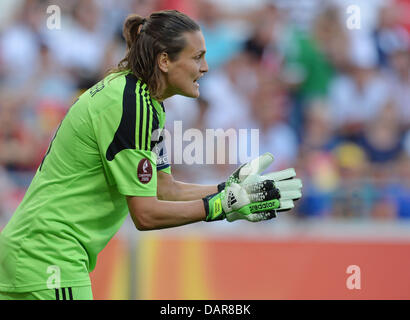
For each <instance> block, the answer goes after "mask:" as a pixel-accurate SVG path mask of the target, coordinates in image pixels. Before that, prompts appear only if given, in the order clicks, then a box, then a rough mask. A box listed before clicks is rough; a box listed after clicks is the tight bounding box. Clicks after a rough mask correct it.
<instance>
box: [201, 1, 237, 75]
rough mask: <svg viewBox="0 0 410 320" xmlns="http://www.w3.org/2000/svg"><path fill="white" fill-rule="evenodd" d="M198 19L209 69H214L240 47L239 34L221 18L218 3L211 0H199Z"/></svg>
mask: <svg viewBox="0 0 410 320" xmlns="http://www.w3.org/2000/svg"><path fill="white" fill-rule="evenodd" d="M198 21H199V25H200V26H201V30H202V32H203V34H204V38H205V39H206V46H207V53H206V56H207V61H208V65H209V70H210V72H212V70H216V69H218V68H219V67H221V66H222V65H223V64H224V63H226V62H227V61H228V60H229V59H231V58H232V57H233V56H234V55H235V54H236V53H238V52H239V51H240V49H241V42H242V38H241V35H240V34H238V33H237V32H235V31H234V30H233V29H232V28H231V27H230V26H229V25H228V24H227V23H226V20H223V19H222V12H221V9H220V8H219V7H218V5H217V4H216V3H215V2H214V1H211V0H199V2H198Z"/></svg>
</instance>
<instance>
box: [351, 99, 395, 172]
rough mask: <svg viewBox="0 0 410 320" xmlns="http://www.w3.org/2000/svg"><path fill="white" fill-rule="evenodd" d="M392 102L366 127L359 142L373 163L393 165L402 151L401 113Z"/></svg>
mask: <svg viewBox="0 0 410 320" xmlns="http://www.w3.org/2000/svg"><path fill="white" fill-rule="evenodd" d="M396 111H397V110H396V109H395V107H394V105H393V104H392V103H390V104H387V105H386V106H385V107H384V108H383V109H382V110H381V111H380V112H379V113H378V114H377V115H376V117H375V118H374V119H372V120H371V121H369V122H368V123H367V124H366V125H365V128H364V132H363V135H362V136H361V137H360V138H359V140H358V142H359V144H360V145H361V147H362V148H363V150H364V151H365V152H366V154H367V157H368V159H369V160H370V161H371V162H372V163H379V164H383V165H384V166H387V167H389V166H391V165H392V164H393V162H394V161H396V160H397V159H398V157H399V155H400V154H401V152H402V132H401V130H400V122H399V115H398V114H397V112H396Z"/></svg>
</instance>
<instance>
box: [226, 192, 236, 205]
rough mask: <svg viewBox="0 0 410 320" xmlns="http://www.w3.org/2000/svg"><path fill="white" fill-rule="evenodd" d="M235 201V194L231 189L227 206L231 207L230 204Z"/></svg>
mask: <svg viewBox="0 0 410 320" xmlns="http://www.w3.org/2000/svg"><path fill="white" fill-rule="evenodd" d="M236 202H237V201H236V198H235V195H234V194H233V192H232V191H229V194H228V207H229V208H230V207H232V205H234V204H235V203H236Z"/></svg>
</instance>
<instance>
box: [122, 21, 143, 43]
mask: <svg viewBox="0 0 410 320" xmlns="http://www.w3.org/2000/svg"><path fill="white" fill-rule="evenodd" d="M146 21H147V19H145V18H143V17H141V16H139V15H137V14H132V15H129V16H128V17H127V19H125V22H124V27H123V29H122V35H123V36H124V39H125V42H126V43H127V47H128V48H131V46H132V44H133V43H134V42H135V41H136V40H137V37H138V28H139V26H140V25H141V24H144V23H145V22H146Z"/></svg>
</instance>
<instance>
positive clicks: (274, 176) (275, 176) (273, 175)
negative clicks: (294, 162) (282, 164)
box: [262, 168, 296, 181]
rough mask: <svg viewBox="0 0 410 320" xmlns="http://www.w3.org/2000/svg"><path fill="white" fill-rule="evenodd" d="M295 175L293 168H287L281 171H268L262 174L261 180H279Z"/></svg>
mask: <svg viewBox="0 0 410 320" xmlns="http://www.w3.org/2000/svg"><path fill="white" fill-rule="evenodd" d="M293 177H296V171H295V169H294V168H288V169H285V170H282V171H276V172H270V173H268V174H265V175H263V176H262V178H263V180H273V181H281V180H287V179H290V178H293Z"/></svg>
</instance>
